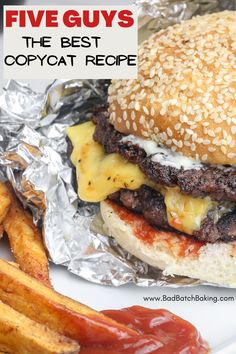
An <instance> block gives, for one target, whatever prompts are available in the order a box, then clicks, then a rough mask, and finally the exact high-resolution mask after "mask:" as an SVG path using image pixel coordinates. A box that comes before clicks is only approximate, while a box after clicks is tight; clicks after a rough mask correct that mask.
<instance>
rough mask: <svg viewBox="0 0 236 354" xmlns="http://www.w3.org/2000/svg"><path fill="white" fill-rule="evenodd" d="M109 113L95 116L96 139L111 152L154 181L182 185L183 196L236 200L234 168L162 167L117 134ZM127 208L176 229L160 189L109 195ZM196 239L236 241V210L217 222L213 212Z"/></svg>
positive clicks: (143, 187)
mask: <svg viewBox="0 0 236 354" xmlns="http://www.w3.org/2000/svg"><path fill="white" fill-rule="evenodd" d="M108 116H109V114H108V112H107V111H106V110H104V109H103V108H101V109H99V110H98V111H97V112H96V114H95V115H94V117H93V121H94V123H95V124H96V129H95V133H94V140H95V141H97V142H98V143H100V144H101V145H102V146H103V147H104V149H105V151H106V152H107V153H118V154H120V155H121V156H123V157H124V158H125V159H126V160H128V161H129V162H132V163H134V164H138V165H139V167H140V169H141V170H142V171H143V173H144V174H145V175H146V176H147V177H148V178H149V179H150V180H152V181H154V182H155V183H157V184H160V185H164V186H169V187H170V186H171V187H174V186H178V187H179V188H180V190H181V191H182V193H183V194H187V195H191V196H194V197H205V196H210V197H211V198H212V199H213V200H216V201H236V171H235V170H234V169H233V168H231V167H230V166H221V167H216V166H209V165H202V167H200V168H198V169H189V170H184V169H183V168H175V167H172V166H167V165H162V164H160V163H158V162H156V161H154V160H152V157H151V156H147V154H146V152H145V150H144V149H142V148H141V147H139V146H138V145H135V144H133V143H132V142H129V141H126V142H124V141H123V140H122V139H123V138H124V136H125V135H124V134H122V133H120V132H118V131H116V130H115V129H114V127H113V125H111V124H110V123H109V121H108ZM109 198H110V199H113V200H115V201H117V202H119V203H120V204H122V205H123V206H125V207H126V208H128V209H130V210H132V211H134V212H137V213H140V214H142V215H143V216H144V218H145V219H146V220H147V221H148V222H149V223H150V224H152V225H154V226H158V227H162V228H164V229H168V230H172V231H175V232H177V231H176V230H175V229H173V228H171V226H170V225H169V224H168V220H167V213H166V207H165V203H164V198H163V196H162V195H161V194H160V193H159V192H158V191H156V190H154V189H152V188H150V187H148V186H142V187H141V188H139V189H137V190H134V191H131V190H127V189H121V190H120V191H119V192H117V193H114V194H112V195H110V196H109ZM193 236H194V237H196V238H197V239H198V240H200V241H205V242H216V241H218V240H223V241H232V240H235V239H236V208H235V209H234V210H233V211H232V212H228V213H225V214H224V215H223V216H222V217H221V218H220V219H219V220H218V221H217V222H215V221H214V218H213V216H212V215H211V212H209V213H208V215H207V217H206V218H205V219H204V220H203V222H202V224H201V227H200V229H199V230H196V231H194V233H193Z"/></svg>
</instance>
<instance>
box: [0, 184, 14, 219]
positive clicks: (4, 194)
mask: <svg viewBox="0 0 236 354" xmlns="http://www.w3.org/2000/svg"><path fill="white" fill-rule="evenodd" d="M10 205H11V195H10V193H9V190H8V188H7V186H6V185H5V184H4V183H3V182H1V181H0V224H1V223H2V221H3V220H4V218H5V216H6V215H7V213H8V210H9V208H10Z"/></svg>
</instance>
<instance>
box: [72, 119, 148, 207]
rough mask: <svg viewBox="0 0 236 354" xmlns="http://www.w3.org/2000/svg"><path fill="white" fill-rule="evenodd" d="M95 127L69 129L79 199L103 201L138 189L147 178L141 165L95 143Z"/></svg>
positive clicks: (85, 126)
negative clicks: (116, 193)
mask: <svg viewBox="0 0 236 354" xmlns="http://www.w3.org/2000/svg"><path fill="white" fill-rule="evenodd" d="M94 130H95V125H94V124H93V123H92V122H87V123H84V124H81V125H78V126H76V127H71V128H69V129H68V130H67V134H68V136H69V138H70V140H71V142H72V144H73V146H74V150H73V153H72V155H71V160H72V162H73V164H74V165H75V166H76V171H77V179H78V194H79V197H80V198H81V199H82V200H84V201H87V202H101V201H102V200H105V199H106V198H107V196H108V195H109V194H111V193H114V192H117V191H118V190H120V189H121V188H128V189H136V188H139V187H140V186H141V185H142V184H145V182H146V178H145V176H144V174H143V173H142V172H141V170H140V169H139V167H138V166H137V165H134V164H131V163H130V162H127V161H126V160H125V159H123V158H122V157H121V156H120V155H118V154H106V153H105V151H104V149H103V147H102V146H101V145H100V144H98V143H97V142H95V141H94V140H93V133H94Z"/></svg>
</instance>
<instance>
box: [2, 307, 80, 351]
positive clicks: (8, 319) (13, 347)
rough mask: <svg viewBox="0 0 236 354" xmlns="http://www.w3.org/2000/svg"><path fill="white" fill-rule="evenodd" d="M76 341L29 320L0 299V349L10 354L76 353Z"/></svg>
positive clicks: (77, 347) (77, 349) (78, 347)
mask: <svg viewBox="0 0 236 354" xmlns="http://www.w3.org/2000/svg"><path fill="white" fill-rule="evenodd" d="M79 349H80V346H79V344H78V343H77V342H76V341H73V340H71V339H69V338H66V337H64V336H62V335H61V334H59V333H57V332H54V331H52V330H51V329H49V328H47V327H46V326H44V325H42V324H39V323H37V322H34V321H32V320H30V319H29V318H28V317H26V316H24V315H22V314H21V313H19V312H17V311H15V310H14V309H12V308H11V307H10V306H8V305H6V304H4V303H3V302H1V301H0V350H1V351H2V352H7V353H12V354H22V353H24V354H32V353H37V354H55V353H56V354H76V353H78V352H79Z"/></svg>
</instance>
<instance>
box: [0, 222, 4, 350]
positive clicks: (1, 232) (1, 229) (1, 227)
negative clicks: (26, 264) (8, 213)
mask: <svg viewBox="0 0 236 354" xmlns="http://www.w3.org/2000/svg"><path fill="white" fill-rule="evenodd" d="M3 233H4V228H3V226H2V225H0V239H1V238H2V237H3ZM0 354H1V353H0Z"/></svg>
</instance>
